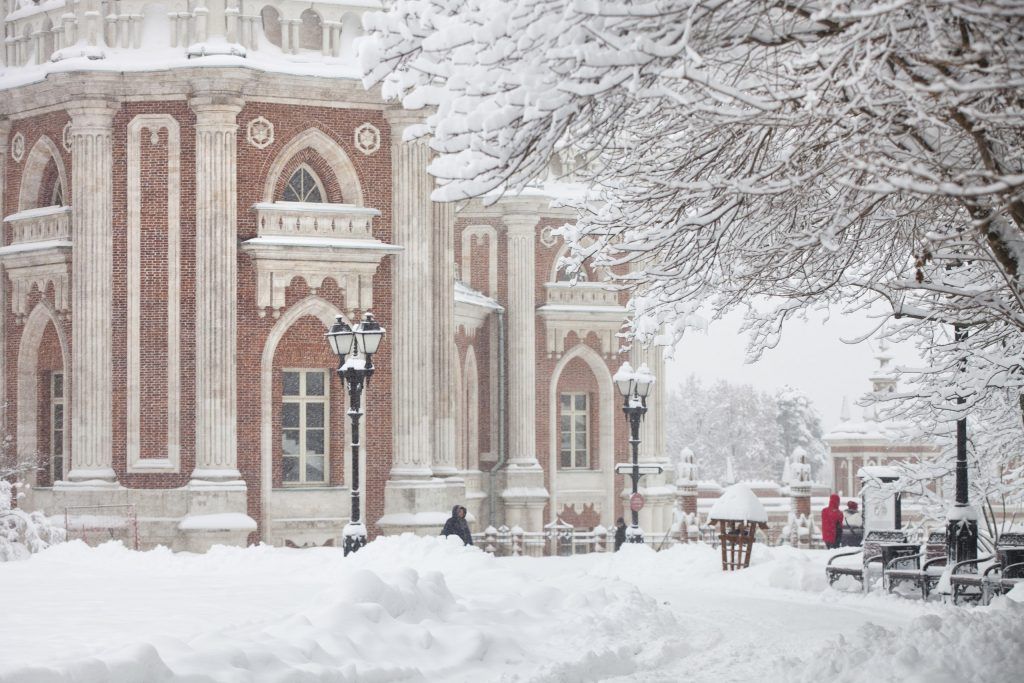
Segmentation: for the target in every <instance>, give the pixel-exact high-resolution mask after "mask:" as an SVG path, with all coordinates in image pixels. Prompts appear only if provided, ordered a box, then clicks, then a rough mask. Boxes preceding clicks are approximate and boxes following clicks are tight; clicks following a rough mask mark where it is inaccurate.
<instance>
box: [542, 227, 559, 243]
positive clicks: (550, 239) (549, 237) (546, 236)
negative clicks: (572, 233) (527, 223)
mask: <svg viewBox="0 0 1024 683" xmlns="http://www.w3.org/2000/svg"><path fill="white" fill-rule="evenodd" d="M557 241H558V240H557V239H556V238H555V229H554V228H553V227H551V226H550V225H549V226H548V227H546V228H544V229H543V230H541V231H540V243H541V244H543V245H544V246H545V247H547V248H548V249H550V248H551V247H553V246H555V243H556V242H557Z"/></svg>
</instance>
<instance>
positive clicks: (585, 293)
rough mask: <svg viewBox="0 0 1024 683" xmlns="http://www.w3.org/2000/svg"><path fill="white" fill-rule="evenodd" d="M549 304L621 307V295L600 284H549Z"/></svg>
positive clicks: (547, 287)
mask: <svg viewBox="0 0 1024 683" xmlns="http://www.w3.org/2000/svg"><path fill="white" fill-rule="evenodd" d="M544 288H545V289H546V290H547V302H546V303H547V304H548V305H554V306H621V304H620V303H619V294H618V292H616V291H615V290H614V289H611V288H610V287H609V286H608V285H606V284H602V283H600V282H578V283H576V284H575V285H573V284H570V283H568V282H548V283H546V284H545V285H544Z"/></svg>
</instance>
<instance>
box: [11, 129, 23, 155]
mask: <svg viewBox="0 0 1024 683" xmlns="http://www.w3.org/2000/svg"><path fill="white" fill-rule="evenodd" d="M24 157H25V136H24V135H22V134H21V133H15V134H14V138H13V139H12V140H11V158H12V159H14V160H15V161H21V160H22V159H23V158H24Z"/></svg>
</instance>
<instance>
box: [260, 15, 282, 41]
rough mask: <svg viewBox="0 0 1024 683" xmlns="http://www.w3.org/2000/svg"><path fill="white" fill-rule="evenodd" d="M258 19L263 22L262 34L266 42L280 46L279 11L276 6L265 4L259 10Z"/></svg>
mask: <svg viewBox="0 0 1024 683" xmlns="http://www.w3.org/2000/svg"><path fill="white" fill-rule="evenodd" d="M260 20H261V21H262V23H263V35H264V36H265V37H266V39H267V42H269V43H271V44H272V45H277V46H278V47H281V13H280V12H278V11H277V8H275V7H271V6H270V5H267V6H266V7H264V8H263V9H261V10H260Z"/></svg>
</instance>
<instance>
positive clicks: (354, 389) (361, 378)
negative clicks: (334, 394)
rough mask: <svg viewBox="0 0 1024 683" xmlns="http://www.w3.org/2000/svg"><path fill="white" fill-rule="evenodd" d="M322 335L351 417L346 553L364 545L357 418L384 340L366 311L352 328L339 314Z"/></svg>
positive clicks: (360, 413)
mask: <svg viewBox="0 0 1024 683" xmlns="http://www.w3.org/2000/svg"><path fill="white" fill-rule="evenodd" d="M324 336H325V337H327V341H328V342H329V343H330V345H331V350H332V351H334V353H336V354H338V359H339V360H340V365H339V366H338V377H340V378H341V383H342V385H343V386H344V385H345V383H346V382H347V383H348V400H349V409H348V416H349V417H350V418H351V419H352V517H351V519H350V520H349V522H348V524H346V525H345V529H344V531H342V536H343V537H344V549H345V555H348V554H349V553H354V552H355V551H357V550H359V549H360V548H362V547H363V546H364V545H366V525H365V524H363V522H362V520H361V519H360V515H359V418H361V417H362V416H363V411H362V395H363V389H364V388H365V387H366V385H368V384H369V383H370V377H372V376H373V354H375V353H377V349H378V348H379V347H380V342H381V340H382V339H384V328H383V327H381V326H380V324H379V323H378V322H377V321H376V320H374V319H373V315H371V314H370V313H369V312H367V313H366V314H365V315H364V316H363V321H362V322H361V323H358V324H357V325H356V326H355V329H353V328H352V327H350V326H349V325H348V323H346V322H345V321H344V320H342V318H341V316H340V315H339V316H337V319H336V320H335V322H334V326H333V327H331V331H330V332H328V333H327V334H325V335H324Z"/></svg>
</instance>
